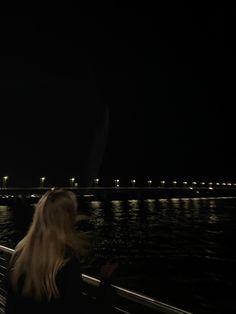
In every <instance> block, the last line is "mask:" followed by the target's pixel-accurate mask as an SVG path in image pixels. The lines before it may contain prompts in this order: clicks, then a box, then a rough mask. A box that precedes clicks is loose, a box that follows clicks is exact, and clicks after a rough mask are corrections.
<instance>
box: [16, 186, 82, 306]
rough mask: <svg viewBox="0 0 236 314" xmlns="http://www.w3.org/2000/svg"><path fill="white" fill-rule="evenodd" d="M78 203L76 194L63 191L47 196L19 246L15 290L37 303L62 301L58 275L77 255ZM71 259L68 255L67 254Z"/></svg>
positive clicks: (36, 211) (42, 198) (40, 204)
mask: <svg viewBox="0 0 236 314" xmlns="http://www.w3.org/2000/svg"><path fill="white" fill-rule="evenodd" d="M76 210H77V201H76V196H75V194H74V193H72V192H70V191H64V190H62V189H58V190H51V191H48V192H47V193H45V194H44V195H43V196H42V197H41V199H40V200H39V202H38V204H37V205H36V209H35V213H34V216H33V221H32V224H31V226H30V228H29V231H28V232H27V234H26V236H25V237H24V238H23V239H22V240H21V241H20V242H19V243H18V245H17V246H16V250H15V254H14V256H13V260H14V262H13V267H12V270H11V282H12V285H13V288H15V289H17V288H19V280H22V279H21V278H23V287H22V291H21V293H22V295H24V296H31V297H34V298H35V299H37V300H40V299H42V298H43V297H46V298H47V299H48V300H50V299H51V298H53V297H55V298H57V297H59V291H58V288H57V286H56V281H55V278H56V274H57V273H58V271H59V270H60V269H61V268H62V266H63V265H64V264H65V263H66V262H67V261H68V259H69V258H68V256H67V257H66V254H67V252H75V251H76V248H77V244H76V231H75V226H74V225H75V219H76ZM67 255H68V254H67Z"/></svg>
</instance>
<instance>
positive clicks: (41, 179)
mask: <svg viewBox="0 0 236 314" xmlns="http://www.w3.org/2000/svg"><path fill="white" fill-rule="evenodd" d="M45 180H46V177H41V178H40V187H41V188H42V187H44V182H45Z"/></svg>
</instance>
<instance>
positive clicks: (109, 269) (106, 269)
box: [100, 261, 119, 280]
mask: <svg viewBox="0 0 236 314" xmlns="http://www.w3.org/2000/svg"><path fill="white" fill-rule="evenodd" d="M118 266H119V263H118V262H117V261H109V262H107V263H106V264H105V265H103V266H102V267H101V271H100V277H101V280H108V279H110V278H111V277H112V275H113V273H114V271H115V270H116V269H117V267H118Z"/></svg>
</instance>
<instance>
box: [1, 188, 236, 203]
mask: <svg viewBox="0 0 236 314" xmlns="http://www.w3.org/2000/svg"><path fill="white" fill-rule="evenodd" d="M60 188H62V189H65V190H70V191H73V192H74V193H75V194H76V195H77V197H78V198H91V199H101V200H107V199H108V200H109V199H148V198H152V199H153V198H171V197H179V198H181V197H217V196H218V197H224V196H226V197H229V196H232V197H234V196H235V197H236V186H230V187H229V186H225V187H224V186H220V187H217V186H215V187H207V186H206V187H202V186H195V187H192V186H191V187H160V186H159V187H67V186H66V187H60ZM50 189H52V187H7V188H1V189H0V198H1V199H14V198H18V199H26V198H39V197H41V196H42V195H43V194H44V193H45V192H46V191H48V190H50Z"/></svg>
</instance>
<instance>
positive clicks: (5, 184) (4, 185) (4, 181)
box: [2, 176, 8, 189]
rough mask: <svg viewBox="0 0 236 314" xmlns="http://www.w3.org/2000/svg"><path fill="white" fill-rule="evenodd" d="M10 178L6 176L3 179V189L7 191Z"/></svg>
mask: <svg viewBox="0 0 236 314" xmlns="http://www.w3.org/2000/svg"><path fill="white" fill-rule="evenodd" d="M7 180H8V176H4V177H3V178H2V188H3V189H5V188H6V187H7Z"/></svg>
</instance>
